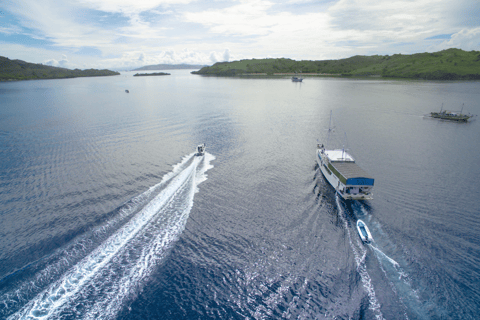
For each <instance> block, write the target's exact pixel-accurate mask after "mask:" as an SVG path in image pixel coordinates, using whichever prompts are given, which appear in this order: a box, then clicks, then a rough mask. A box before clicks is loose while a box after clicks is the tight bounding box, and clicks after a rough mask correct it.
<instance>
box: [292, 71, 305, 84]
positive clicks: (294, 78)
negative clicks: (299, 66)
mask: <svg viewBox="0 0 480 320" xmlns="http://www.w3.org/2000/svg"><path fill="white" fill-rule="evenodd" d="M292 81H293V82H302V81H303V78H299V77H298V75H297V73H296V72H295V76H293V77H292Z"/></svg>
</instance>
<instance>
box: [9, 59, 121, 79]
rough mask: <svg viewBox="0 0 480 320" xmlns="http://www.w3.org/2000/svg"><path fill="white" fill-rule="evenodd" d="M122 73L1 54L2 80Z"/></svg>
mask: <svg viewBox="0 0 480 320" xmlns="http://www.w3.org/2000/svg"><path fill="white" fill-rule="evenodd" d="M119 74H120V73H118V72H115V71H110V70H106V69H104V70H97V69H86V70H80V69H75V70H70V69H66V68H58V67H51V66H45V65H43V64H36V63H29V62H25V61H22V60H10V59H8V58H5V57H1V56H0V81H8V80H31V79H61V78H77V77H97V76H113V75H119Z"/></svg>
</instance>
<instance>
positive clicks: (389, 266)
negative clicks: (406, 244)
mask: <svg viewBox="0 0 480 320" xmlns="http://www.w3.org/2000/svg"><path fill="white" fill-rule="evenodd" d="M359 209H360V212H355V214H356V215H357V214H362V215H365V216H370V213H369V212H368V210H367V209H366V208H365V206H364V204H362V203H360V204H359ZM370 228H373V229H374V230H375V233H376V234H377V235H378V237H379V238H378V239H377V240H378V241H379V242H380V243H383V244H384V245H385V244H387V245H388V246H393V247H395V245H394V244H392V243H390V241H389V237H388V235H387V234H386V233H385V232H384V231H383V230H382V227H381V225H380V224H379V223H378V222H374V221H370ZM368 246H369V248H370V249H371V250H372V251H373V253H374V255H375V258H376V259H377V261H378V263H379V267H380V269H381V270H382V272H383V274H384V276H385V279H387V280H388V282H389V285H390V287H391V289H392V291H393V292H394V293H395V294H396V295H397V297H398V298H399V300H400V303H401V305H402V306H403V307H404V308H405V310H407V308H408V309H409V310H410V311H413V312H414V313H415V314H416V317H418V318H421V319H428V315H427V314H426V313H425V308H423V307H422V306H421V302H420V298H419V296H418V293H417V292H416V291H415V290H414V289H413V287H412V283H411V279H410V276H409V274H408V272H406V271H405V270H404V269H403V268H402V267H401V265H400V263H398V262H397V261H396V260H394V259H393V258H391V257H389V256H388V255H387V254H385V253H384V252H383V251H382V250H381V249H380V248H379V247H378V243H377V242H376V241H374V242H373V243H369V244H368ZM404 316H405V318H406V319H408V318H409V317H408V315H407V313H406V312H405V314H404Z"/></svg>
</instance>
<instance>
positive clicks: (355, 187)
mask: <svg viewBox="0 0 480 320" xmlns="http://www.w3.org/2000/svg"><path fill="white" fill-rule="evenodd" d="M331 122H332V121H331V114H330V127H329V133H330V131H331V130H332V128H331ZM316 159H317V163H318V166H319V167H320V170H321V171H322V173H323V175H324V176H325V179H327V181H328V183H330V185H332V187H333V188H335V190H336V191H337V192H338V194H339V195H340V196H341V197H342V198H343V199H345V200H372V199H373V193H372V191H373V184H374V179H373V178H372V177H371V176H370V175H369V174H368V173H367V172H366V171H365V170H363V169H362V168H360V167H359V166H358V165H357V164H356V163H355V159H354V158H353V157H352V156H351V155H350V154H348V153H347V151H346V150H345V148H342V149H327V148H326V147H325V146H324V145H323V144H319V145H318V146H317V156H316Z"/></svg>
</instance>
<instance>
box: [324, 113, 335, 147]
mask: <svg viewBox="0 0 480 320" xmlns="http://www.w3.org/2000/svg"><path fill="white" fill-rule="evenodd" d="M332 131H333V128H332V110H330V121H329V122H328V135H327V143H326V144H325V147H326V146H327V145H328V142H329V141H330V133H331V132H332Z"/></svg>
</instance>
